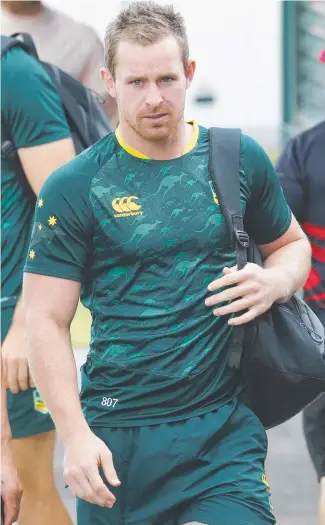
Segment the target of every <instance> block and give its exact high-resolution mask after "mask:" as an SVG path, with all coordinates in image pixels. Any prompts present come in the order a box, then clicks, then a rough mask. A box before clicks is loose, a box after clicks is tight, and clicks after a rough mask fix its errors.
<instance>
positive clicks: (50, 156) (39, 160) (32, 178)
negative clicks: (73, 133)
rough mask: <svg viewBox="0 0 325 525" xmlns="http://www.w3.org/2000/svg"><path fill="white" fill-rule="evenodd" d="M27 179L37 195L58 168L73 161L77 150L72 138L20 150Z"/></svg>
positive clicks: (20, 157) (19, 153)
mask: <svg viewBox="0 0 325 525" xmlns="http://www.w3.org/2000/svg"><path fill="white" fill-rule="evenodd" d="M18 155H19V159H20V162H21V164H22V167H23V170H24V173H25V175H26V178H27V180H28V182H29V184H30V186H31V188H32V190H33V191H34V193H35V194H36V195H38V194H39V192H40V189H41V187H42V186H43V184H44V182H45V181H46V179H47V177H48V176H49V175H50V174H51V173H52V172H53V171H55V170H56V169H57V168H59V167H60V166H62V165H63V164H65V163H66V162H68V161H69V160H71V159H73V157H74V156H75V149H74V145H73V142H72V139H71V138H65V139H61V140H56V141H54V142H48V143H46V144H41V145H38V146H33V147H29V148H20V149H18Z"/></svg>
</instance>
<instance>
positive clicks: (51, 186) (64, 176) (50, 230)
mask: <svg viewBox="0 0 325 525" xmlns="http://www.w3.org/2000/svg"><path fill="white" fill-rule="evenodd" d="M81 164H82V160H81V159H80V157H77V158H76V159H74V160H72V161H71V162H69V163H68V164H65V165H64V166H62V167H61V168H59V169H58V170H56V171H55V172H54V173H53V174H52V175H51V176H50V177H49V178H48V179H47V180H46V182H45V184H44V186H43V187H42V189H41V192H40V195H39V197H38V199H37V202H36V210H35V218H34V224H33V229H32V234H31V240H30V247H29V251H28V254H27V261H26V265H25V269H24V271H25V272H29V273H37V274H42V275H49V276H52V277H61V278H63V279H70V280H73V281H79V282H84V279H85V276H86V270H87V268H89V258H90V247H91V242H92V228H93V216H92V210H91V205H90V202H89V183H88V181H89V177H88V176H87V175H86V174H83V172H82V166H80V165H81Z"/></svg>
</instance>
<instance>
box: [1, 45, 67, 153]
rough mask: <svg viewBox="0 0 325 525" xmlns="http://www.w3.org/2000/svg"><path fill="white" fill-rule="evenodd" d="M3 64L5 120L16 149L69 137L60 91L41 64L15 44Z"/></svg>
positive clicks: (3, 113) (4, 58)
mask: <svg viewBox="0 0 325 525" xmlns="http://www.w3.org/2000/svg"><path fill="white" fill-rule="evenodd" d="M1 67H2V116H3V123H4V125H5V127H6V128H8V130H9V131H10V133H9V134H10V136H11V138H12V140H13V142H14V145H15V147H16V149H19V148H28V147H32V146H37V145H40V144H47V143H49V142H54V141H57V140H60V139H64V138H67V137H70V130H69V127H68V124H67V122H66V119H65V116H64V111H63V108H62V105H61V102H60V98H59V95H58V92H57V90H56V88H55V86H54V84H53V83H52V81H51V79H50V77H49V76H48V74H47V73H46V71H45V69H44V68H43V67H42V65H41V64H40V63H39V62H37V60H35V59H34V58H33V57H32V56H30V55H29V54H28V53H26V52H25V51H23V50H22V49H19V48H14V49H12V50H11V51H9V52H8V53H6V54H5V55H4V57H3V58H2V60H1Z"/></svg>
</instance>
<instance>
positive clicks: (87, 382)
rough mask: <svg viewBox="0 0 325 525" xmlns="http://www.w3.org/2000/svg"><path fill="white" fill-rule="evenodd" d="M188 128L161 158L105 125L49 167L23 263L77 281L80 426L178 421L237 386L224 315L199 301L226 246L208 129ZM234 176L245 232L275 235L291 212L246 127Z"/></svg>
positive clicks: (261, 237) (225, 256)
mask: <svg viewBox="0 0 325 525" xmlns="http://www.w3.org/2000/svg"><path fill="white" fill-rule="evenodd" d="M194 126H195V125H194ZM196 130H197V138H196V139H195V141H194V144H193V147H192V148H191V149H190V151H188V152H187V153H186V154H184V155H183V156H181V157H180V158H177V159H173V160H167V161H166V160H164V161H157V160H150V159H148V158H146V157H145V156H144V155H138V154H137V152H135V151H134V150H132V149H131V148H128V147H127V146H126V145H124V147H123V145H121V143H120V142H119V141H118V139H117V137H116V135H115V134H114V133H111V134H109V135H108V136H107V137H105V138H103V139H102V140H100V141H99V142H97V143H96V144H95V145H94V146H92V147H91V148H89V149H88V150H87V151H85V152H83V153H82V154H81V155H79V156H78V157H77V158H76V159H74V160H73V161H71V162H69V163H68V164H66V165H65V166H63V167H62V168H60V169H59V170H57V171H56V172H55V173H54V174H53V175H51V177H50V178H49V179H48V181H47V182H46V183H45V185H44V187H43V189H42V191H41V194H40V197H39V199H38V202H37V207H36V218H35V225H34V228H33V234H32V239H31V245H30V251H29V254H28V259H27V263H26V267H25V271H26V272H32V273H38V274H43V275H49V276H54V277H60V278H64V279H71V280H75V281H80V282H81V283H82V301H83V304H84V305H85V306H86V307H88V308H89V309H90V311H91V314H92V329H91V344H90V352H89V355H88V359H87V362H86V364H85V365H84V366H83V369H82V392H81V400H82V405H83V409H84V413H85V416H86V418H87V420H88V423H89V424H90V425H93V426H96V425H97V426H137V425H146V424H156V423H160V422H167V421H173V420H178V419H185V418H188V417H191V416H194V415H199V414H203V413H206V412H208V411H210V410H214V409H216V408H217V407H219V406H221V405H222V404H224V403H226V402H228V401H229V400H230V399H232V398H233V397H234V396H235V395H236V394H237V393H238V392H239V391H240V390H241V388H242V387H241V384H240V381H239V377H238V375H237V372H236V370H234V369H233V368H230V367H229V365H228V357H229V356H228V341H229V337H230V335H231V331H232V328H231V327H230V326H229V325H228V324H227V320H228V317H215V316H214V315H213V313H212V312H213V309H212V308H207V307H206V306H205V304H204V301H205V299H206V297H207V296H208V290H207V286H208V284H209V283H210V282H211V281H213V280H214V279H217V278H218V277H220V276H221V274H222V270H223V268H224V267H225V266H233V265H235V264H236V256H235V253H234V252H233V251H232V250H231V249H230V248H229V239H228V235H227V230H226V226H225V221H224V217H223V215H222V213H221V209H220V206H219V204H218V199H217V196H216V195H215V194H214V192H213V191H212V183H211V179H210V175H209V172H208V153H209V132H208V130H207V129H205V128H203V127H200V128H197V127H195V128H194V132H195V131H196ZM122 144H123V143H122ZM240 177H241V199H242V204H243V207H244V209H245V222H246V228H247V231H248V233H249V234H250V235H251V236H252V238H254V240H255V241H256V242H257V243H258V244H265V243H269V242H272V241H274V240H276V239H277V238H279V237H280V236H281V235H283V234H284V233H285V231H286V230H287V229H288V227H289V225H290V221H291V212H290V210H289V208H288V206H287V204H286V202H285V199H284V197H283V194H282V190H281V187H280V184H279V182H278V179H277V176H276V174H275V172H274V169H273V167H272V164H271V162H270V161H269V159H268V157H267V155H266V154H265V153H264V151H263V149H262V148H261V147H260V146H259V145H258V144H257V143H256V142H255V141H254V140H253V139H251V138H249V137H248V136H243V137H242V139H241V173H240ZM62 301H64V298H62ZM44 351H46V349H44Z"/></svg>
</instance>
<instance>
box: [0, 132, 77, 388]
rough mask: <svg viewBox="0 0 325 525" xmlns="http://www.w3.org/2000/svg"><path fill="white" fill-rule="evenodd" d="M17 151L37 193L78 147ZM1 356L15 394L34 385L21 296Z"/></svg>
mask: <svg viewBox="0 0 325 525" xmlns="http://www.w3.org/2000/svg"><path fill="white" fill-rule="evenodd" d="M18 155H19V158H20V161H21V164H22V167H23V169H24V173H25V175H26V178H27V180H28V182H29V184H30V186H31V187H32V189H33V191H34V193H35V194H36V195H38V193H39V191H40V189H41V187H42V186H43V184H44V182H45V180H46V179H47V177H48V176H49V175H50V174H51V173H52V172H53V171H54V170H55V169H56V168H58V167H60V166H62V164H65V163H66V162H68V161H69V160H71V159H72V158H73V157H74V156H75V150H74V146H73V142H72V139H71V138H65V139H62V140H58V141H55V142H50V143H47V144H42V145H39V146H33V147H29V148H20V149H19V150H18ZM26 227H28V225H26ZM2 356H3V365H4V377H5V382H6V385H7V387H8V388H10V390H11V392H12V393H13V394H16V393H17V392H19V390H27V389H28V387H33V386H35V385H34V381H33V379H32V376H31V374H30V373H29V369H28V361H27V354H26V349H25V345H24V335H23V312H22V308H21V301H20V300H19V301H18V303H17V305H16V308H15V312H14V316H13V320H12V323H11V326H10V328H9V331H8V334H7V336H6V338H5V340H4V342H3V345H2Z"/></svg>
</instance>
